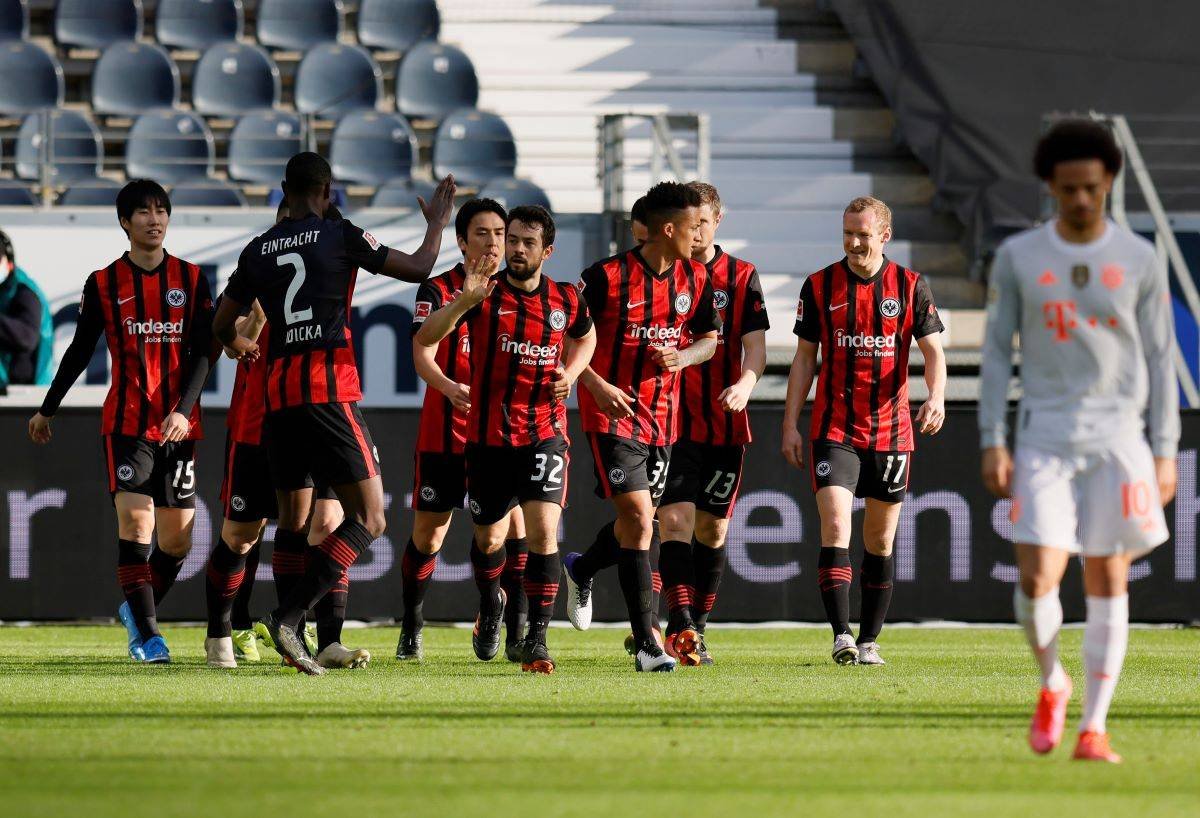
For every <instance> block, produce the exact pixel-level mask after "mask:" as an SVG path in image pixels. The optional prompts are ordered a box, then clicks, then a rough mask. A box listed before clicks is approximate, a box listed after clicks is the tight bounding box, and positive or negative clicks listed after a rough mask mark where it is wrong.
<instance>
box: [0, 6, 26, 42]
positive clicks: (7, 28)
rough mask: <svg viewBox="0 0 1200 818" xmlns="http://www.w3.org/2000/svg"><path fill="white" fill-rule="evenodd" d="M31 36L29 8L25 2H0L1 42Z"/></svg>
mask: <svg viewBox="0 0 1200 818" xmlns="http://www.w3.org/2000/svg"><path fill="white" fill-rule="evenodd" d="M28 36H29V8H28V7H27V6H26V5H25V0H0V42H3V41H5V40H24V39H25V38H27V37H28Z"/></svg>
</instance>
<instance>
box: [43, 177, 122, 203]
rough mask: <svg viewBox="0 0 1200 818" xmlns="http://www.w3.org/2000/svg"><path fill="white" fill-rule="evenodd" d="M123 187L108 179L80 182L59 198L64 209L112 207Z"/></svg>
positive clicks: (98, 178) (101, 178)
mask: <svg viewBox="0 0 1200 818" xmlns="http://www.w3.org/2000/svg"><path fill="white" fill-rule="evenodd" d="M121 187H122V185H121V183H120V182H115V181H113V180H112V179H109V178H106V177H103V176H101V177H97V178H95V179H89V180H87V181H82V180H80V181H78V182H76V183H75V184H73V185H71V186H70V187H69V188H67V190H66V192H64V193H63V195H62V196H59V197H58V204H59V205H61V206H63V207H112V206H113V205H115V204H116V203H117V192H118V191H120V189H121Z"/></svg>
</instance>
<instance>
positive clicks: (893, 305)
mask: <svg viewBox="0 0 1200 818" xmlns="http://www.w3.org/2000/svg"><path fill="white" fill-rule="evenodd" d="M879 314H880V315H882V316H883V317H884V318H895V317H896V316H897V315H899V314H900V302H899V301H897V300H896V299H894V298H885V299H883V300H882V301H880V302H879Z"/></svg>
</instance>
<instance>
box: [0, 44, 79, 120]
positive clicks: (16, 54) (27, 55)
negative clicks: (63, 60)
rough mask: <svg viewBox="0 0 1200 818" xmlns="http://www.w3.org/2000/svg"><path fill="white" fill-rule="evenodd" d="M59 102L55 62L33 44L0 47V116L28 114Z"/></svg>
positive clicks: (58, 72) (60, 72)
mask: <svg viewBox="0 0 1200 818" xmlns="http://www.w3.org/2000/svg"><path fill="white" fill-rule="evenodd" d="M62 102H63V70H62V66H61V65H59V63H58V60H56V59H55V58H54V57H53V56H51V55H50V54H48V53H47V52H45V51H43V50H42V49H40V48H38V47H37V46H36V45H34V44H33V43H26V42H16V41H14V42H8V43H3V44H0V114H28V113H32V112H33V111H37V110H40V109H42V108H56V107H58V106H59V105H62Z"/></svg>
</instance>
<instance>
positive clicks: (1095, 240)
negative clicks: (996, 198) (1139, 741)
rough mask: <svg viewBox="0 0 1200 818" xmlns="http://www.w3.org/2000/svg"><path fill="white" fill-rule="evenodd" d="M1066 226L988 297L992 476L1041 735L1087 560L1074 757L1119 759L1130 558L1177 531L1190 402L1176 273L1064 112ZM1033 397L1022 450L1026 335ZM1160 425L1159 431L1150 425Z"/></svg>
mask: <svg viewBox="0 0 1200 818" xmlns="http://www.w3.org/2000/svg"><path fill="white" fill-rule="evenodd" d="M1034 165H1035V169H1036V171H1037V174H1038V176H1039V177H1040V178H1041V179H1043V180H1044V181H1045V182H1046V185H1047V187H1048V189H1049V191H1050V193H1051V194H1052V195H1053V196H1054V198H1055V199H1056V200H1057V202H1058V216H1057V218H1056V219H1054V220H1052V221H1050V222H1048V223H1047V224H1044V225H1042V226H1040V227H1036V228H1033V229H1031V230H1027V231H1025V232H1023V233H1020V234H1019V235H1016V236H1013V237H1012V238H1010V239H1008V240H1007V241H1006V242H1004V244H1002V245H1001V246H1000V249H999V250H998V251H997V253H996V260H995V264H994V266H993V268H992V276H991V287H990V291H989V294H988V300H989V305H988V324H987V334H986V338H985V340H984V350H983V364H982V368H981V375H982V384H981V387H980V399H979V426H980V437H981V447H982V449H983V481H984V484H985V485H986V486H987V488H988V489H989V490H990V491H991V492H992V493H994V494H996V495H998V496H1000V497H1011V498H1012V514H1011V518H1012V521H1013V542H1014V544H1015V548H1016V558H1017V567H1018V571H1019V574H1020V581H1019V584H1018V586H1017V589H1016V592H1015V600H1014V606H1015V608H1016V617H1017V621H1018V622H1019V623H1020V624H1021V625H1022V626H1023V627H1024V629H1025V634H1026V636H1027V638H1028V641H1029V645H1030V647H1031V648H1032V649H1033V653H1034V656H1035V657H1036V659H1037V661H1038V664H1039V665H1040V667H1041V674H1042V691H1041V696H1040V697H1039V699H1038V704H1037V709H1036V711H1035V713H1034V717H1033V723H1032V725H1031V726H1030V732H1029V743H1030V746H1031V747H1032V748H1033V750H1034V751H1035V752H1038V753H1047V752H1049V751H1050V750H1052V749H1054V747H1056V746H1057V745H1058V743H1059V742H1060V741H1061V740H1062V734H1063V727H1064V723H1065V720H1066V710H1067V702H1068V700H1069V699H1070V697H1071V689H1072V685H1071V679H1070V678H1069V677H1068V676H1067V675H1066V673H1064V672H1063V668H1062V665H1061V664H1059V661H1058V631H1059V628H1060V627H1061V625H1062V618H1063V614H1062V605H1061V604H1060V602H1059V598H1058V586H1059V582H1060V580H1061V578H1062V576H1063V572H1064V571H1065V570H1066V567H1067V562H1068V560H1069V558H1070V556H1071V555H1073V554H1078V555H1082V557H1083V585H1084V590H1085V593H1086V595H1087V623H1086V626H1085V629H1084V637H1083V659H1084V669H1085V672H1086V674H1087V680H1086V690H1085V694H1084V706H1083V718H1082V721H1081V723H1080V726H1079V737H1078V743H1077V744H1076V747H1075V753H1074V757H1075V758H1077V759H1091V760H1099V761H1109V762H1119V761H1120V760H1121V758H1120V756H1118V755H1117V754H1116V753H1114V752H1113V751H1112V749H1111V747H1110V746H1109V740H1108V733H1107V729H1106V727H1105V717H1106V716H1107V713H1108V708H1109V705H1110V703H1111V702H1112V698H1113V692H1114V690H1115V688H1116V685H1117V677H1118V676H1119V675H1120V672H1121V665H1122V664H1123V662H1124V659H1125V649H1126V645H1127V644H1128V641H1129V596H1128V590H1127V589H1128V577H1129V566H1130V564H1131V563H1132V562H1133V560H1135V559H1137V558H1139V557H1141V556H1143V555H1145V554H1146V553H1147V552H1149V551H1150V550H1151V549H1153V548H1154V547H1156V546H1158V545H1160V544H1162V543H1163V542H1164V541H1165V540H1166V539H1167V525H1166V520H1165V518H1164V517H1163V509H1162V507H1163V505H1164V504H1165V503H1167V502H1170V500H1171V499H1172V497H1174V495H1175V480H1176V466H1175V452H1176V447H1177V445H1178V442H1179V395H1178V388H1179V387H1178V384H1177V382H1176V380H1175V370H1174V367H1173V364H1172V357H1171V355H1172V335H1173V333H1174V327H1173V321H1172V316H1171V304H1170V297H1169V291H1168V285H1167V278H1166V271H1165V269H1164V268H1163V266H1162V265H1161V264H1160V263H1159V262H1158V261H1157V259H1156V257H1155V253H1154V247H1153V246H1152V245H1151V244H1150V243H1149V242H1147V241H1145V240H1144V239H1142V238H1140V237H1139V236H1137V235H1135V234H1134V233H1132V232H1130V231H1129V230H1126V229H1124V228H1122V227H1120V226H1118V225H1117V224H1115V223H1114V222H1112V221H1110V220H1109V219H1107V218H1105V215H1104V205H1105V197H1106V196H1107V195H1108V193H1109V192H1110V191H1111V189H1112V183H1113V178H1114V176H1115V175H1116V173H1117V171H1118V170H1119V169H1120V167H1121V151H1120V149H1119V148H1118V147H1117V145H1116V142H1115V141H1114V139H1113V137H1112V135H1111V133H1110V132H1109V130H1108V129H1107V128H1106V127H1105V126H1103V125H1101V124H1099V123H1095V122H1090V121H1065V122H1062V123H1060V124H1058V125H1056V126H1055V127H1054V128H1053V129H1051V130H1050V131H1049V132H1047V133H1046V135H1045V136H1044V137H1043V138H1042V140H1041V142H1040V143H1039V144H1038V147H1037V152H1036V155H1035V157H1034ZM1017 332H1019V333H1020V339H1021V372H1020V379H1021V386H1022V392H1023V395H1022V398H1021V403H1020V406H1019V408H1018V410H1017V416H1016V423H1015V426H1016V437H1017V444H1016V454H1015V457H1013V456H1010V455H1009V451H1008V448H1007V445H1006V440H1007V431H1008V428H1007V418H1006V412H1007V394H1008V388H1009V377H1010V375H1011V374H1012V351H1013V335H1014V333H1017ZM1147 426H1148V429H1147Z"/></svg>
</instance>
